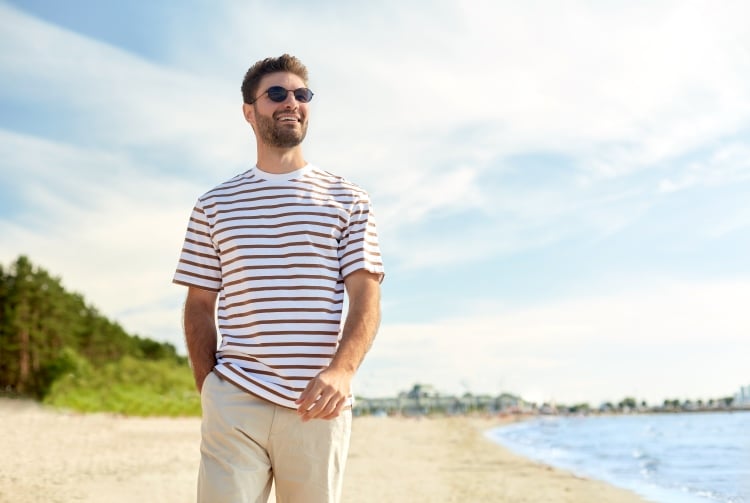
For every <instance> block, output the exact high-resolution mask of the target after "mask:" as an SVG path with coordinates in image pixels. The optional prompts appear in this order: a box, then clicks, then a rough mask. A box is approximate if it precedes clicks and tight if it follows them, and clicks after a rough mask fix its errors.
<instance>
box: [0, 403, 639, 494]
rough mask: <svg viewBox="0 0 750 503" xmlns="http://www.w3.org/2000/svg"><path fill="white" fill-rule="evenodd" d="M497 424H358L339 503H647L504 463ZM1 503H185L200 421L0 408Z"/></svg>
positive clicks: (506, 456)
mask: <svg viewBox="0 0 750 503" xmlns="http://www.w3.org/2000/svg"><path fill="white" fill-rule="evenodd" d="M508 420H512V419H505V420H501V419H498V418H465V417H456V418H435V419H427V418H420V419H417V418H379V417H364V418H356V419H355V420H354V423H353V434H352V445H351V449H350V455H349V463H348V465H347V473H346V480H345V484H344V498H343V500H344V501H345V502H356V503H369V502H372V503H374V502H410V503H414V502H469V501H472V502H473V501H493V502H494V501H497V502H550V501H554V502H570V503H573V502H575V503H588V502H590V503H594V502H596V503H601V502H607V503H637V502H641V503H642V502H643V501H645V500H643V499H641V498H639V497H638V496H636V495H634V494H632V493H630V492H627V491H624V490H620V489H617V488H614V487H612V486H609V485H607V484H604V483H601V482H598V481H592V480H587V479H583V478H579V477H576V476H574V475H572V474H570V473H567V472H564V471H561V470H557V469H553V468H549V467H546V466H544V465H540V464H538V463H534V462H531V461H528V460H526V459H524V458H521V457H519V456H516V455H514V454H513V453H511V452H509V451H507V450H506V449H504V448H502V447H500V446H497V445H496V444H494V443H492V442H491V441H489V440H487V439H486V438H485V437H484V436H483V434H482V432H483V431H485V430H487V429H490V428H492V427H493V426H497V425H499V424H502V421H508ZM0 424H2V430H0V502H2V503H5V502H7V503H31V502H34V503H36V502H61V503H67V502H83V503H88V502H90V503H94V502H96V503H120V502H122V503H124V502H133V501H137V502H138V503H151V502H159V503H162V502H163V503H172V502H174V503H187V502H192V501H194V500H195V497H194V492H195V477H196V472H197V467H198V461H199V452H198V446H199V441H200V420H199V419H196V418H179V419H169V418H126V417H118V416H113V415H109V414H88V415H86V414H76V413H67V412H58V411H54V410H51V409H48V408H45V407H42V406H39V405H38V404H35V403H31V402H23V401H18V400H8V399H0Z"/></svg>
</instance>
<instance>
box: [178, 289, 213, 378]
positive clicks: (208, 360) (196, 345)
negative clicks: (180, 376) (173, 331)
mask: <svg viewBox="0 0 750 503" xmlns="http://www.w3.org/2000/svg"><path fill="white" fill-rule="evenodd" d="M184 323H185V343H186V345H187V349H188V355H189V356H190V365H191V367H192V369H193V377H194V378H195V386H196V387H197V388H198V391H200V390H201V388H202V387H203V381H204V379H205V378H206V376H207V375H208V374H209V373H210V372H211V370H213V368H214V366H215V365H216V342H217V334H216V324H215V322H214V316H213V313H210V314H209V313H207V312H205V310H201V309H196V308H195V307H194V306H190V303H189V302H188V303H186V304H185V321H184Z"/></svg>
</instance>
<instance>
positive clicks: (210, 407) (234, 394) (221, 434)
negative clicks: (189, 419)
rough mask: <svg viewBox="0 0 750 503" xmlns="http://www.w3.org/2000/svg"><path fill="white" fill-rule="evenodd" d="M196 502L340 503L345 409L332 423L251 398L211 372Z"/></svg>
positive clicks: (205, 388) (347, 415) (346, 437)
mask: <svg viewBox="0 0 750 503" xmlns="http://www.w3.org/2000/svg"><path fill="white" fill-rule="evenodd" d="M201 403H202V408H203V420H202V424H201V436H202V439H201V464H200V470H199V473H198V503H266V502H267V501H268V497H269V495H270V492H271V483H272V482H273V483H274V484H275V487H276V503H318V502H320V503H333V502H338V501H339V500H340V498H341V487H342V482H343V477H344V465H345V464H346V456H347V452H348V450H349V436H350V434H351V421H352V416H351V410H347V411H345V412H343V413H342V414H341V415H340V416H339V417H337V418H336V419H333V420H328V421H327V420H323V419H313V420H312V421H308V422H307V423H303V422H302V420H300V418H299V416H298V415H297V412H296V411H294V410H291V409H287V408H286V407H280V406H278V405H274V404H272V403H270V402H267V401H265V400H262V399H260V398H257V397H255V396H253V395H251V394H249V393H247V392H245V391H243V390H241V389H240V388H238V387H236V386H235V385H234V384H231V383H229V382H227V381H224V380H223V379H221V378H220V377H218V376H217V375H216V374H215V373H213V372H212V373H210V374H209V375H208V377H207V378H206V381H205V382H204V383H203V389H202V391H201Z"/></svg>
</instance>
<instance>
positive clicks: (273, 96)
mask: <svg viewBox="0 0 750 503" xmlns="http://www.w3.org/2000/svg"><path fill="white" fill-rule="evenodd" d="M281 91H284V95H283V97H282V95H281ZM289 93H292V96H294V99H295V100H297V102H299V103H310V101H312V99H313V96H315V94H314V93H313V92H312V91H311V90H310V89H309V88H307V87H298V88H297V89H287V88H285V87H282V86H271V87H269V88H268V89H266V90H265V91H263V92H262V93H261V94H260V96H258V97H257V98H255V99H254V100H253V101H251V102H250V103H248V105H252V104H253V103H255V102H256V101H258V100H259V99H261V98H262V97H263V95H264V94H267V95H268V99H269V100H271V101H273V102H274V103H283V102H284V100H286V97H287V96H289ZM300 98H302V99H300Z"/></svg>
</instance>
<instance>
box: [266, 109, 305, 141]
mask: <svg viewBox="0 0 750 503" xmlns="http://www.w3.org/2000/svg"><path fill="white" fill-rule="evenodd" d="M255 122H256V123H257V125H258V131H257V135H258V138H259V139H260V140H261V141H262V142H263V143H265V144H266V145H268V146H271V147H276V148H292V147H296V146H297V145H299V144H300V143H302V140H304V139H305V136H306V135H307V119H306V118H303V119H302V122H301V123H300V129H297V128H289V127H286V126H284V125H283V124H278V123H277V122H276V119H274V118H273V117H266V116H265V115H261V114H259V113H257V108H256V113H255Z"/></svg>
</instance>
